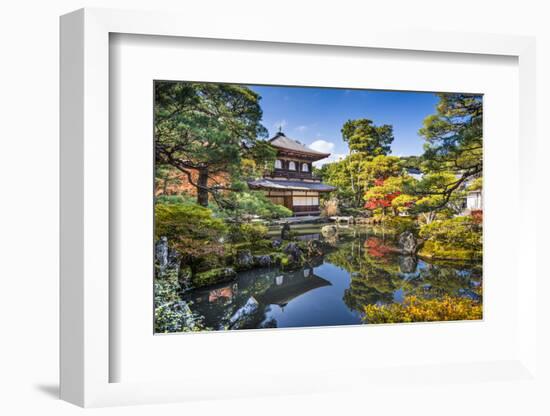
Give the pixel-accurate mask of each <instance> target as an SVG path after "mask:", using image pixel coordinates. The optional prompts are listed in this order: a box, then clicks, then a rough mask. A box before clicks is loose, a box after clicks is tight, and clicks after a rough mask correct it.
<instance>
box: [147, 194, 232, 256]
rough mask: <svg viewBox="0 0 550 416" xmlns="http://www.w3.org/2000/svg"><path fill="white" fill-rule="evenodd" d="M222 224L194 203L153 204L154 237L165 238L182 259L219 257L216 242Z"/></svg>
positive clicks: (223, 229) (207, 210)
mask: <svg viewBox="0 0 550 416" xmlns="http://www.w3.org/2000/svg"><path fill="white" fill-rule="evenodd" d="M225 231H226V226H225V224H224V223H223V222H222V221H221V220H220V219H217V218H214V217H212V212H211V211H210V210H209V209H207V208H204V207H201V206H200V205H197V204H194V203H193V204H156V206H155V237H156V238H157V239H159V238H160V237H162V236H164V237H167V238H168V244H169V246H171V247H172V248H173V249H175V250H176V251H178V252H179V253H180V254H182V255H183V256H185V257H202V256H206V255H208V254H213V253H217V254H221V251H222V248H223V247H222V245H221V244H220V243H219V239H220V238H221V237H222V236H223V234H224V233H225Z"/></svg>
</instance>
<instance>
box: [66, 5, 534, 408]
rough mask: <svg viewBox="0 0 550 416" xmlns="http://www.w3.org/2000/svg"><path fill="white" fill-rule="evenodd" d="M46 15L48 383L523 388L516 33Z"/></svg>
mask: <svg viewBox="0 0 550 416" xmlns="http://www.w3.org/2000/svg"><path fill="white" fill-rule="evenodd" d="M186 21H187V20H186ZM61 22H62V24H61V79H62V89H61V101H62V106H61V111H62V120H61V140H62V147H61V178H62V179H61V189H62V195H61V206H62V217H61V218H62V223H61V240H62V260H61V271H62V273H61V289H62V293H61V298H62V299H61V395H62V398H64V399H65V400H68V401H70V402H73V403H76V404H79V405H81V406H104V405H114V404H137V403H155V402H164V401H182V400H194V399H207V398H214V397H216V398H231V397H239V396H240V397H242V396H243V395H244V396H250V397H252V396H257V395H272V394H300V393H319V392H323V393H330V392H337V391H354V389H355V391H359V390H360V389H363V388H365V386H368V388H369V390H370V391H373V392H374V391H376V392H380V394H384V393H383V392H384V391H385V388H384V385H385V386H386V388H387V386H388V385H391V389H401V390H403V391H405V390H406V389H407V386H410V384H411V383H428V384H429V383H434V382H436V383H440V384H442V385H446V383H455V382H457V380H458V381H460V382H463V383H464V386H463V387H462V388H463V389H464V392H467V391H468V389H484V390H483V391H485V392H486V393H487V395H498V392H497V390H498V389H497V388H496V387H495V388H494V389H493V387H492V386H493V385H497V384H498V383H499V382H502V381H503V380H505V381H507V382H509V383H510V386H511V387H510V388H512V386H515V387H514V388H516V387H517V385H519V384H521V383H523V382H526V380H528V382H526V383H527V384H522V386H523V385H525V386H528V385H531V386H534V385H536V383H538V381H537V378H536V377H535V376H534V374H535V370H536V362H535V361H534V357H535V353H534V351H535V348H536V337H535V335H536V320H535V319H534V318H535V316H536V303H535V302H534V293H535V285H536V271H535V269H534V264H535V262H534V260H533V256H534V251H535V250H534V249H533V245H534V244H535V243H534V241H535V238H533V235H532V233H533V232H534V231H533V230H534V229H535V226H534V221H536V220H535V218H534V217H533V216H532V215H530V214H529V215H526V214H527V213H528V212H529V210H528V205H529V195H530V192H532V189H531V187H532V184H531V183H530V181H529V179H528V178H529V175H530V174H532V169H534V160H535V159H534V158H535V155H534V147H532V144H533V143H534V140H535V135H534V132H533V130H532V129H533V127H532V126H533V123H532V117H534V114H535V112H534V111H531V110H532V109H533V108H534V90H535V81H534V77H533V71H534V46H533V40H532V39H530V38H521V37H513V36H489V35H480V34H460V35H457V34H444V33H442V34H438V36H437V37H433V36H427V35H426V34H425V33H422V32H407V33H404V32H401V33H400V32H385V31H378V30H375V29H372V30H366V31H365V32H364V33H363V34H362V35H361V36H358V35H357V34H353V33H352V32H349V33H348V32H346V31H343V32H341V33H340V34H339V35H337V36H336V35H334V36H332V35H331V36H330V37H328V38H327V35H326V34H325V32H324V31H323V30H322V28H321V27H318V28H315V27H316V26H314V28H313V29H312V30H311V31H310V32H308V34H307V35H304V34H303V33H302V32H301V31H299V30H296V31H293V30H289V31H287V32H285V33H280V31H276V30H274V29H269V28H264V29H262V30H253V31H251V32H250V33H249V34H248V35H247V36H242V35H235V34H234V33H233V32H232V31H231V29H232V27H230V26H228V23H227V22H225V23H224V22H223V21H222V20H220V21H219V22H217V24H216V25H214V26H213V27H212V28H205V27H203V26H201V25H198V24H194V23H193V22H188V23H189V24H187V25H184V26H182V25H181V20H180V18H179V17H178V16H174V15H168V14H163V13H158V14H157V13H142V12H122V11H112V10H95V9H94V10H88V9H86V10H81V11H77V12H74V13H72V14H69V15H66V16H64V17H62V21H61ZM503 120H505V122H503ZM517 149H520V151H519V152H518V151H517ZM503 207H506V209H503ZM510 212H515V213H516V214H517V215H516V216H515V218H516V221H514V222H513V223H510V221H509V213H510ZM504 225H506V226H504ZM504 253H505V255H504ZM503 259H505V261H504V260H503ZM519 270H521V273H522V276H521V285H519V280H518V279H519ZM526 274H527V276H526ZM412 323H414V324H412ZM404 349H406V353H403V351H404ZM228 357H230V358H228ZM228 360H229V361H230V362H231V363H232V364H231V366H230V369H231V371H220V366H222V367H224V366H226V365H227V364H223V365H221V363H220V362H221V361H224V362H227V361H228ZM225 368H226V369H229V367H225ZM214 374H215V375H216V376H215V377H213V375H214ZM258 380H262V382H261V383H259V382H258ZM395 380H399V383H398V385H394V383H395ZM482 382H484V383H485V384H484V383H482ZM516 382H517V385H516V384H514V383H516ZM530 383H531V384H530ZM480 386H483V387H480ZM525 388H527V387H525ZM451 390H452V389H451V388H449V389H447V390H444V391H442V394H441V397H440V400H445V397H447V398H449V397H451V395H452V391H451ZM476 391H479V390H476ZM465 394H466V393H465ZM495 397H496V396H495ZM438 400H439V399H438Z"/></svg>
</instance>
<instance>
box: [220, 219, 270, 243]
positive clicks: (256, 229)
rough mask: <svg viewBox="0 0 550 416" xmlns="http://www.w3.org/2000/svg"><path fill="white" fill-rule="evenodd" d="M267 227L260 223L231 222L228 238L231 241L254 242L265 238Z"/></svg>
mask: <svg viewBox="0 0 550 416" xmlns="http://www.w3.org/2000/svg"><path fill="white" fill-rule="evenodd" d="M267 232H268V228H267V227H266V226H265V225H262V224H254V223H242V224H233V225H232V226H231V227H230V230H229V239H230V241H231V242H233V243H248V244H256V243H258V242H259V241H262V240H264V239H266V237H267Z"/></svg>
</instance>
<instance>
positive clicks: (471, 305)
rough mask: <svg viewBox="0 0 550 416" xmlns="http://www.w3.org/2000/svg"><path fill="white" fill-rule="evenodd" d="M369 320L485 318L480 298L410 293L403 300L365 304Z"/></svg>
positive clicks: (393, 321)
mask: <svg viewBox="0 0 550 416" xmlns="http://www.w3.org/2000/svg"><path fill="white" fill-rule="evenodd" d="M364 311H365V320H366V321H367V322H368V323H369V324H388V323H400V322H433V321H463V320H478V319H482V318H483V308H482V305H481V303H480V302H478V301H475V300H472V299H468V298H461V297H450V296H444V297H443V298H442V299H423V298H418V297H416V296H407V297H406V298H405V301H404V302H403V304H400V303H392V304H389V305H365V307H364Z"/></svg>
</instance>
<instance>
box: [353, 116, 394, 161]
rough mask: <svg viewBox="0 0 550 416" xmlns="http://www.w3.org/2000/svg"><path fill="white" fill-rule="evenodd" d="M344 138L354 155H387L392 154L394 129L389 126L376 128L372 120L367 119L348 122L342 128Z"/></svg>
mask: <svg viewBox="0 0 550 416" xmlns="http://www.w3.org/2000/svg"><path fill="white" fill-rule="evenodd" d="M342 138H343V140H344V141H345V142H347V143H348V145H349V149H350V151H351V152H352V153H353V152H359V153H366V154H367V155H368V156H372V157H374V156H379V155H387V154H388V153H390V152H391V149H390V145H391V143H392V142H393V127H392V126H390V125H388V124H384V125H383V126H375V125H374V123H373V122H372V120H368V119H365V118H362V119H358V120H348V121H346V123H345V124H344V126H343V127H342Z"/></svg>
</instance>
